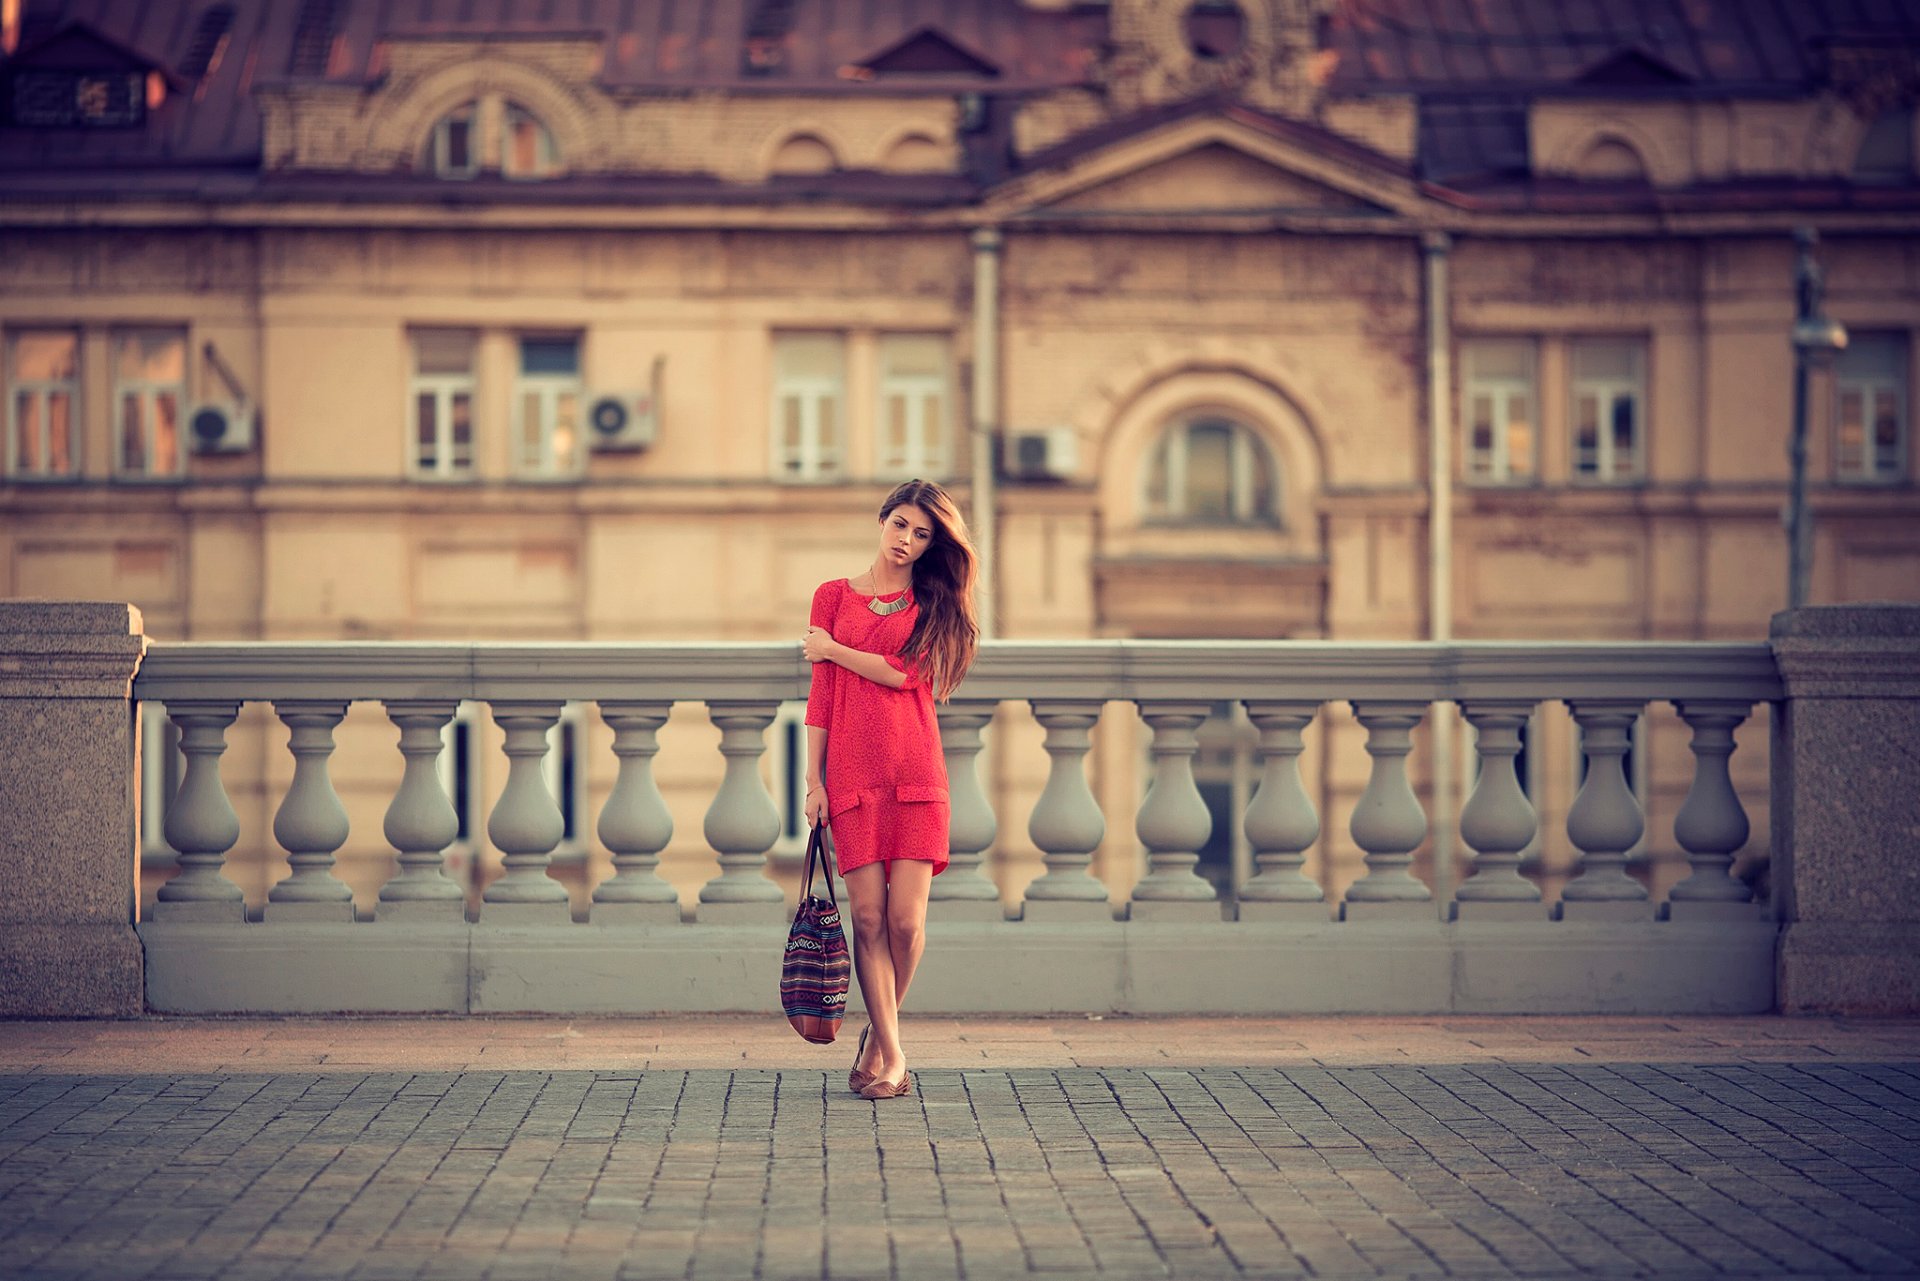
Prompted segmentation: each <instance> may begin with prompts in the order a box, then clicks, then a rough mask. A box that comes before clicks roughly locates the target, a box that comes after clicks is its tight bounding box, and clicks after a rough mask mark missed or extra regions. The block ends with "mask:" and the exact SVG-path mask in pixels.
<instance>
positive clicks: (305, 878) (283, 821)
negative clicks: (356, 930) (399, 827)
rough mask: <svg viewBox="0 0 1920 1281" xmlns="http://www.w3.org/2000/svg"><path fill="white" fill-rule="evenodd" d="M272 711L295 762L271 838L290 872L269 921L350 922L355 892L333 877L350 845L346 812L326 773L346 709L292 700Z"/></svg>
mask: <svg viewBox="0 0 1920 1281" xmlns="http://www.w3.org/2000/svg"><path fill="white" fill-rule="evenodd" d="M273 710H274V711H275V712H276V713H278V714H279V716H280V719H281V720H282V721H284V722H286V726H287V729H288V731H289V734H288V740H287V750H288V751H290V752H292V753H293V759H294V766H293V782H292V783H290V784H289V785H288V787H287V794H286V797H285V798H284V799H283V800H282V801H281V802H280V810H279V812H278V813H277V814H275V815H274V819H273V837H274V839H275V840H277V841H279V842H280V848H281V849H284V850H285V851H286V852H287V864H288V866H289V868H290V869H291V870H290V871H289V872H288V874H287V878H286V879H285V880H284V881H281V882H280V883H279V884H278V885H276V886H274V887H273V888H272V889H271V890H269V891H268V892H267V907H266V912H265V919H267V920H269V921H351V920H353V916H354V913H353V891H352V890H350V889H348V888H347V885H346V882H344V881H342V880H341V879H340V878H339V877H337V876H335V875H334V874H333V852H334V851H335V850H337V849H339V848H340V847H341V846H342V845H344V844H346V841H347V835H348V826H347V811H346V807H345V806H343V805H341V804H340V796H339V793H337V792H335V791H334V790H333V779H332V777H331V776H330V775H329V774H328V772H327V758H328V757H330V756H332V755H333V730H334V727H335V726H336V725H338V724H339V723H340V722H341V721H342V720H345V719H346V715H347V705H346V704H345V703H342V702H316V701H314V700H311V699H292V700H283V701H281V702H277V703H275V704H274V705H273Z"/></svg>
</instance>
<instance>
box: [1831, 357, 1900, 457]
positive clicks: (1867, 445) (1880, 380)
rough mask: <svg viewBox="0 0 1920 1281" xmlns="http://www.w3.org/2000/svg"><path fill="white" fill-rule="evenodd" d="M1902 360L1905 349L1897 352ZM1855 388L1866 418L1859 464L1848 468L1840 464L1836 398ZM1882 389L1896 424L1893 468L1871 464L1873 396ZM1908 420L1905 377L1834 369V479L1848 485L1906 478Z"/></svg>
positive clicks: (1838, 405)
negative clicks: (1882, 468) (1888, 397)
mask: <svg viewBox="0 0 1920 1281" xmlns="http://www.w3.org/2000/svg"><path fill="white" fill-rule="evenodd" d="M1901 359H1902V362H1903V364H1904V362H1905V360H1906V353H1905V352H1904V351H1902V352H1901ZM1849 391H1856V392H1859V393H1860V395H1861V397H1862V404H1863V406H1864V407H1865V410H1866V415H1867V416H1866V421H1865V422H1863V423H1862V427H1863V428H1864V429H1865V431H1866V438H1865V439H1864V441H1863V442H1862V445H1861V451H1860V456H1861V463H1862V464H1863V465H1862V466H1861V467H1860V468H1858V469H1855V470H1849V469H1847V468H1845V467H1843V466H1842V464H1841V459H1840V401H1841V399H1842V398H1843V397H1844V396H1845V395H1846V394H1847V393H1848V392H1849ZM1883 391H1890V392H1892V393H1893V404H1894V421H1895V422H1897V423H1898V424H1899V433H1900V434H1899V439H1898V442H1897V444H1896V446H1895V449H1894V459H1893V470H1892V471H1888V472H1882V471H1879V470H1877V469H1876V468H1875V467H1874V442H1873V415H1872V407H1873V400H1874V396H1875V395H1876V394H1877V393H1879V392H1883ZM1908 436H1909V423H1908V421H1907V389H1906V386H1905V380H1904V379H1901V378H1898V377H1895V378H1886V377H1863V376H1861V375H1857V374H1856V375H1850V376H1849V375H1843V374H1838V373H1836V374H1835V375H1834V383H1833V475H1834V479H1835V480H1837V481H1840V482H1842V483H1844V484H1848V485H1893V484H1898V483H1899V482H1900V481H1901V480H1903V479H1905V478H1906V474H1907V440H1908Z"/></svg>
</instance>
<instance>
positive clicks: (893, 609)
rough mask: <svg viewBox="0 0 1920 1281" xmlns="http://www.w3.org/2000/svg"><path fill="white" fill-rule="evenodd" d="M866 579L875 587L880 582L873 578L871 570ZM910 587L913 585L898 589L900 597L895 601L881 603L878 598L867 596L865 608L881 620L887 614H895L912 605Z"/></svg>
mask: <svg viewBox="0 0 1920 1281" xmlns="http://www.w3.org/2000/svg"><path fill="white" fill-rule="evenodd" d="M867 577H868V578H869V579H872V581H873V585H874V586H875V587H878V586H880V580H879V579H878V578H877V577H875V576H874V574H873V572H872V571H871V570H869V571H868V572H867ZM912 587H913V584H911V583H909V584H907V586H905V587H902V588H901V589H900V597H899V599H897V600H891V601H883V600H881V599H880V598H879V597H878V596H869V597H867V608H868V609H870V610H872V611H873V612H874V613H876V614H878V615H880V617H882V618H885V617H886V616H887V615H888V614H897V613H899V612H900V611H901V610H903V609H905V608H906V607H907V606H908V605H911V604H912V603H913V593H912Z"/></svg>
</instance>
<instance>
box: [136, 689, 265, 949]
mask: <svg viewBox="0 0 1920 1281" xmlns="http://www.w3.org/2000/svg"><path fill="white" fill-rule="evenodd" d="M239 715H240V704H239V703H237V702H229V701H202V700H194V699H181V700H173V701H169V702H168V703H167V717H168V719H170V720H172V721H173V723H174V724H175V725H177V726H179V728H180V752H181V754H182V755H184V756H185V757H186V758H187V769H186V773H185V774H183V775H182V776H181V778H180V790H179V792H177V793H176V794H175V795H174V798H173V800H172V801H171V802H170V803H169V804H168V805H167V824H166V835H167V844H169V845H171V846H173V848H174V849H176V850H178V851H180V872H179V874H178V875H176V876H175V877H174V878H173V879H172V880H170V881H168V882H167V883H166V884H165V885H162V886H161V887H160V893H159V900H158V902H156V903H155V904H154V909H153V919H154V920H156V921H235V922H238V921H244V920H246V919H247V909H246V903H245V901H244V898H243V896H242V895H241V893H240V887H239V886H238V885H235V884H234V883H233V882H232V881H229V880H228V879H227V878H226V877H224V876H222V875H220V868H221V865H222V864H224V863H225V862H226V858H227V851H228V850H230V849H232V848H233V843H234V842H235V841H237V840H239V839H240V816H239V815H237V814H235V813H234V812H233V802H232V801H229V800H228V799H227V789H226V787H225V786H223V785H222V784H221V782H220V756H221V754H222V753H223V752H225V751H226V750H227V726H229V725H231V724H233V722H234V719H235V718H236V717H238V716H239Z"/></svg>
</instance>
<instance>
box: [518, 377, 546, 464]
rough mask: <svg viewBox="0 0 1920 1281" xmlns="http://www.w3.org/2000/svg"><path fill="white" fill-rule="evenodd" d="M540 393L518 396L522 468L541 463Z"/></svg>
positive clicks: (530, 392)
mask: <svg viewBox="0 0 1920 1281" xmlns="http://www.w3.org/2000/svg"><path fill="white" fill-rule="evenodd" d="M540 418H541V415H540V393H539V392H537V391H529V392H523V393H522V394H521V396H520V462H521V465H522V466H526V467H538V466H539V465H540V462H541V457H540V456H541V453H542V452H543V451H542V450H541V448H540V436H541V433H540Z"/></svg>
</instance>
